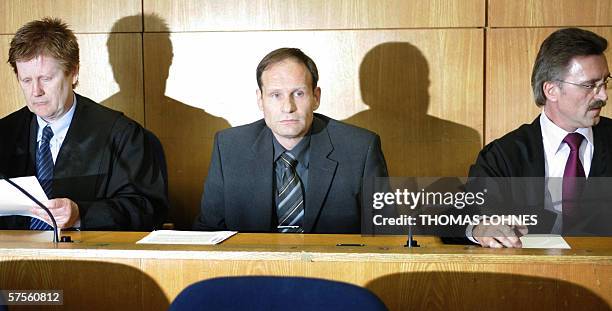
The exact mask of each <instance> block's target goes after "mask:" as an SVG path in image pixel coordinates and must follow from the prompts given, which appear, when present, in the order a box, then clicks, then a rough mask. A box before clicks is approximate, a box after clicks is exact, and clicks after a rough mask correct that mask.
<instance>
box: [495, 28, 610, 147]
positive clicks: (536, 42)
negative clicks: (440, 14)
mask: <svg viewBox="0 0 612 311" xmlns="http://www.w3.org/2000/svg"><path fill="white" fill-rule="evenodd" d="M555 30H556V29H552V28H531V29H530V28H520V29H491V30H490V31H488V32H487V66H486V68H487V72H486V75H487V82H486V98H487V99H486V109H485V110H486V122H485V123H486V130H485V143H488V142H490V141H492V140H493V139H496V138H499V137H501V136H503V135H504V134H506V133H508V132H510V131H512V130H513V129H516V128H517V127H519V126H520V125H521V124H524V123H531V122H532V121H533V120H534V119H535V118H536V117H537V116H538V114H539V113H540V111H541V110H540V108H538V107H537V106H536V104H535V101H534V99H533V92H532V89H531V71H532V69H533V63H534V62H535V58H536V55H537V53H538V50H539V49H540V45H541V44H542V41H544V39H545V38H546V37H547V36H548V35H550V34H551V33H552V32H553V31H555ZM589 30H591V31H593V32H595V33H597V34H599V35H601V36H603V37H604V38H608V39H609V38H612V28H610V27H605V28H590V29H589ZM606 56H607V58H608V63H609V61H610V60H611V59H612V49H608V50H607V51H606ZM602 114H603V115H605V116H612V112H610V109H609V108H604V109H603V110H602Z"/></svg>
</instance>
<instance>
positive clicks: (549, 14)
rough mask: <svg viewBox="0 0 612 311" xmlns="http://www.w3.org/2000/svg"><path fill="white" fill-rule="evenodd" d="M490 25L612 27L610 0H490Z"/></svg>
mask: <svg viewBox="0 0 612 311" xmlns="http://www.w3.org/2000/svg"><path fill="white" fill-rule="evenodd" d="M488 1H489V6H488V8H489V14H488V19H489V20H488V26H490V27H542V26H544V27H560V26H610V25H612V1H610V0H488Z"/></svg>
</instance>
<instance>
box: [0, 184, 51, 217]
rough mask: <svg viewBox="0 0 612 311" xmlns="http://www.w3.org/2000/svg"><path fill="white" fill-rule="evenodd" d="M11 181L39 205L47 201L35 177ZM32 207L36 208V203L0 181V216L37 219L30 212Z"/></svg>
mask: <svg viewBox="0 0 612 311" xmlns="http://www.w3.org/2000/svg"><path fill="white" fill-rule="evenodd" d="M11 181H13V182H14V183H16V184H17V185H19V186H20V187H21V188H23V189H24V190H25V191H27V192H29V193H30V194H31V195H32V196H33V197H35V198H36V199H37V200H38V201H40V202H41V203H43V204H44V202H46V201H48V200H49V199H48V198H47V195H46V194H45V191H44V190H43V189H42V187H41V186H40V183H39V182H38V179H36V177H35V176H28V177H17V178H11ZM33 206H37V205H36V203H34V202H33V201H32V200H30V198H28V197H27V196H26V195H25V194H23V193H21V191H19V189H17V188H15V187H13V185H11V184H9V183H8V182H7V181H6V180H4V179H2V180H0V216H12V215H21V216H30V217H36V218H39V217H38V216H35V215H34V214H32V212H30V209H31V208H32V207H33ZM39 219H40V218H39Z"/></svg>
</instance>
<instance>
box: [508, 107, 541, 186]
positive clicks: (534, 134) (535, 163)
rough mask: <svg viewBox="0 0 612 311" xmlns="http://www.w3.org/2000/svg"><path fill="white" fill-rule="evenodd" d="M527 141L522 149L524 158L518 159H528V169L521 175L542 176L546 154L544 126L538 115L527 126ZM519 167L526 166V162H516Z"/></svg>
mask: <svg viewBox="0 0 612 311" xmlns="http://www.w3.org/2000/svg"><path fill="white" fill-rule="evenodd" d="M527 131H528V133H527V135H526V137H527V139H528V140H527V143H526V146H524V147H525V148H521V149H522V153H523V154H522V155H521V156H522V157H523V158H522V159H515V160H516V161H521V162H522V161H524V160H523V159H526V160H527V165H526V167H527V170H526V171H525V172H524V173H523V174H521V175H519V176H525V177H542V176H544V174H545V168H544V166H545V164H544V162H545V161H546V159H545V158H546V156H545V155H544V143H543V142H542V127H541V126H540V117H539V116H538V117H537V118H536V119H535V120H534V121H533V122H532V123H531V124H530V126H529V127H528V128H527ZM516 165H518V166H517V167H521V166H524V165H525V164H524V163H516Z"/></svg>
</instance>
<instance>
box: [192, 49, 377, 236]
mask: <svg viewBox="0 0 612 311" xmlns="http://www.w3.org/2000/svg"><path fill="white" fill-rule="evenodd" d="M318 78H319V76H318V71H317V67H316V65H315V63H314V62H313V61H312V59H310V57H308V56H307V55H306V54H304V53H303V52H302V51H301V50H299V49H295V48H281V49H277V50H275V51H272V52H270V53H269V54H268V55H266V56H265V57H264V58H263V59H262V60H261V62H260V63H259V65H258V66H257V84H258V86H259V89H258V90H257V104H258V105H259V108H260V110H262V111H263V114H264V119H262V120H259V121H257V122H254V123H251V124H247V125H243V126H238V127H234V128H231V129H226V130H223V131H220V132H218V133H217V134H216V136H215V145H214V148H213V154H212V159H211V164H210V167H209V171H208V177H207V178H206V182H205V185H204V194H203V196H202V204H201V214H200V215H199V217H198V218H197V219H196V221H195V223H194V229H196V230H237V231H246V232H293V233H301V232H305V233H359V232H360V229H361V214H362V212H363V211H362V203H363V200H364V199H367V197H366V198H364V197H363V186H364V185H365V184H370V183H372V182H373V180H374V178H375V177H386V176H387V175H388V174H387V166H386V163H385V159H384V156H383V154H382V151H381V147H380V138H379V136H378V135H376V134H375V133H373V132H370V131H368V130H365V129H362V128H358V127H355V126H351V125H348V124H345V123H342V122H339V121H336V120H333V119H331V118H328V117H326V116H323V115H320V114H315V113H314V111H315V110H316V109H317V108H318V107H319V103H320V98H321V89H320V88H319V87H318V86H317V81H318ZM364 208H368V210H369V208H371V206H370V207H368V206H365V207H364Z"/></svg>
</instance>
